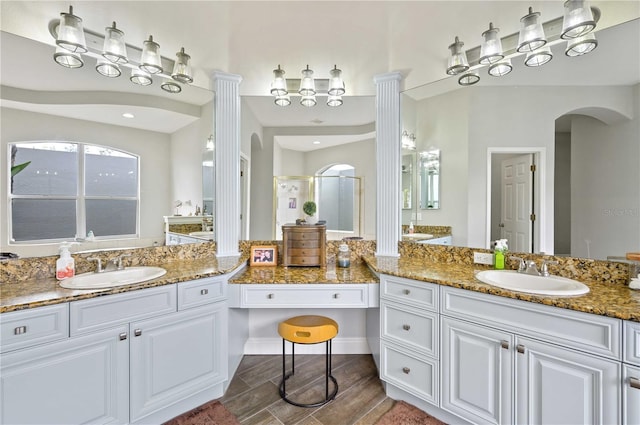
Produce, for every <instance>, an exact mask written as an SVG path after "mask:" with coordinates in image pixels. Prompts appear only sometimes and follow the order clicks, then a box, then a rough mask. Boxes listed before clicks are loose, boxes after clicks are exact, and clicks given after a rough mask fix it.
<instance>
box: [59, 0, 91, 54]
mask: <svg viewBox="0 0 640 425" xmlns="http://www.w3.org/2000/svg"><path fill="white" fill-rule="evenodd" d="M56 44H57V45H58V46H60V47H62V48H63V49H65V50H68V51H70V52H74V53H86V51H87V42H86V41H85V39H84V29H83V28H82V19H81V18H79V17H77V16H76V15H74V14H73V7H72V6H69V13H65V12H62V13H61V14H60V25H59V26H58V37H57V38H56Z"/></svg>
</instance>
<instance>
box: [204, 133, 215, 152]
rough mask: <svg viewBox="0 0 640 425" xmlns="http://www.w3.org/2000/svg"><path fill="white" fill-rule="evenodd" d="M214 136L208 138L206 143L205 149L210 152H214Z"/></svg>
mask: <svg viewBox="0 0 640 425" xmlns="http://www.w3.org/2000/svg"><path fill="white" fill-rule="evenodd" d="M213 146H214V145H213V134H210V135H209V137H207V142H206V143H205V149H206V150H208V151H212V150H213Z"/></svg>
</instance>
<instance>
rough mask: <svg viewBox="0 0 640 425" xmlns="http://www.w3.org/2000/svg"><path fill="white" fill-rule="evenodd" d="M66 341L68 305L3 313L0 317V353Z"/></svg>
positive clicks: (67, 333)
mask: <svg viewBox="0 0 640 425" xmlns="http://www.w3.org/2000/svg"><path fill="white" fill-rule="evenodd" d="M68 337H69V304H67V303H64V304H56V305H52V306H47V307H38V308H32V309H28V310H22V311H15V312H11V313H4V314H3V315H2V316H0V338H1V339H0V348H1V352H3V353H4V352H7V351H12V350H17V349H20V348H25V347H30V346H33V345H37V344H44V343H46V342H52V341H57V340H61V339H65V338H68Z"/></svg>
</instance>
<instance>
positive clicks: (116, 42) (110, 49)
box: [102, 22, 129, 64]
mask: <svg viewBox="0 0 640 425" xmlns="http://www.w3.org/2000/svg"><path fill="white" fill-rule="evenodd" d="M104 31H105V32H104V47H103V48H102V56H104V57H105V58H106V59H108V60H109V61H110V62H113V63H117V64H123V63H127V62H129V59H128V58H127V47H126V45H125V43H124V33H123V32H122V31H120V30H119V29H118V28H116V23H115V22H113V24H112V25H111V26H110V27H106V28H105V29H104Z"/></svg>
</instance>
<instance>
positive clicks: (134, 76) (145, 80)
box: [129, 68, 153, 86]
mask: <svg viewBox="0 0 640 425" xmlns="http://www.w3.org/2000/svg"><path fill="white" fill-rule="evenodd" d="M129 79H130V80H131V82H132V83H134V84H138V85H140V86H148V85H150V84H151V83H153V80H152V79H151V76H149V73H148V72H145V71H143V70H141V69H140V68H133V69H132V70H131V77H130V78H129Z"/></svg>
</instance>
